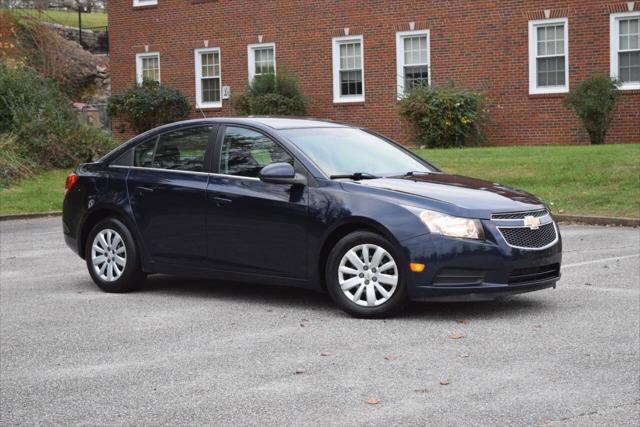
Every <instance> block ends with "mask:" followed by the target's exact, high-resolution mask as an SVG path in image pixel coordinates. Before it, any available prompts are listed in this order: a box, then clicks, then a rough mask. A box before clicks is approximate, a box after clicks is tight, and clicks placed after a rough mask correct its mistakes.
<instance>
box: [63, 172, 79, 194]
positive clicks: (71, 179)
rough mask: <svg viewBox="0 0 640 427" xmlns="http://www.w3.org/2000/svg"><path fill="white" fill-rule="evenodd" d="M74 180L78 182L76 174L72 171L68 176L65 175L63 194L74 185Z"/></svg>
mask: <svg viewBox="0 0 640 427" xmlns="http://www.w3.org/2000/svg"><path fill="white" fill-rule="evenodd" d="M76 182H78V175H76V174H75V173H74V172H71V173H70V174H69V176H67V180H66V181H65V182H64V194H67V193H68V192H69V190H71V189H72V188H73V186H74V185H76Z"/></svg>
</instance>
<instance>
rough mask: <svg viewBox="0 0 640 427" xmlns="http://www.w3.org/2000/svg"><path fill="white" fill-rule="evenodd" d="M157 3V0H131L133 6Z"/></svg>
mask: <svg viewBox="0 0 640 427" xmlns="http://www.w3.org/2000/svg"><path fill="white" fill-rule="evenodd" d="M156 4H158V0H133V7H140V6H153V5H156Z"/></svg>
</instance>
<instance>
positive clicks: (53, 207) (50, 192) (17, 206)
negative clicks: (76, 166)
mask: <svg viewBox="0 0 640 427" xmlns="http://www.w3.org/2000/svg"><path fill="white" fill-rule="evenodd" d="M69 172H70V171H68V170H61V169H56V170H52V171H48V172H45V173H43V174H42V175H40V176H38V177H36V178H32V179H25V180H24V181H22V182H20V183H18V184H16V185H14V186H12V187H9V188H2V189H0V214H2V215H8V214H18V213H32V212H50V211H59V210H62V199H63V197H64V181H65V179H66V178H67V175H68V174H69Z"/></svg>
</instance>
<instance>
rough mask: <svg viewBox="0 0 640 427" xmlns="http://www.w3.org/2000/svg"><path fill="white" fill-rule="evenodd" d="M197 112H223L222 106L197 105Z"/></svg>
mask: <svg viewBox="0 0 640 427" xmlns="http://www.w3.org/2000/svg"><path fill="white" fill-rule="evenodd" d="M196 110H203V111H212V110H222V104H209V105H196Z"/></svg>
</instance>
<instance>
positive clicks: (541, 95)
mask: <svg viewBox="0 0 640 427" xmlns="http://www.w3.org/2000/svg"><path fill="white" fill-rule="evenodd" d="M567 93H568V92H550V93H530V94H529V99H547V98H549V99H553V98H559V99H562V98H564V96H565V95H566V94H567Z"/></svg>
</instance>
